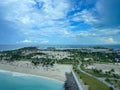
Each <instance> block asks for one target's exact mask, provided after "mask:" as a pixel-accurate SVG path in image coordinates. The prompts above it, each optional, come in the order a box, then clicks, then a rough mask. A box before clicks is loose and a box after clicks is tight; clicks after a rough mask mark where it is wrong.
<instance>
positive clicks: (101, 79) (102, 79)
mask: <svg viewBox="0 0 120 90" xmlns="http://www.w3.org/2000/svg"><path fill="white" fill-rule="evenodd" d="M81 64H82V62H80V61H79V64H78V67H77V68H78V70H80V71H81V72H82V73H84V74H87V75H88V76H91V77H93V78H95V79H97V80H99V81H101V82H103V83H104V84H106V85H107V86H108V87H112V88H113V89H114V90H118V89H116V88H115V87H114V86H113V85H111V84H109V83H108V82H106V81H105V78H99V77H96V76H94V75H92V74H89V73H87V72H85V71H83V70H82V69H81V68H80V66H81Z"/></svg>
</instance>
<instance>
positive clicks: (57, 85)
mask: <svg viewBox="0 0 120 90" xmlns="http://www.w3.org/2000/svg"><path fill="white" fill-rule="evenodd" d="M0 90H64V88H63V83H61V82H58V81H54V80H50V79H45V78H41V77H35V76H28V75H22V74H15V73H11V72H0Z"/></svg>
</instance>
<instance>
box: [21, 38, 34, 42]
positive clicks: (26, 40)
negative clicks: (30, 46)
mask: <svg viewBox="0 0 120 90" xmlns="http://www.w3.org/2000/svg"><path fill="white" fill-rule="evenodd" d="M21 42H22V43H31V42H32V41H31V40H28V39H25V40H23V41H21Z"/></svg>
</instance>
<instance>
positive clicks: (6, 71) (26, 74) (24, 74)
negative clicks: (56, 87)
mask: <svg viewBox="0 0 120 90" xmlns="http://www.w3.org/2000/svg"><path fill="white" fill-rule="evenodd" d="M0 73H11V74H13V76H15V75H14V74H16V76H30V77H38V78H43V79H47V80H52V81H56V82H59V83H61V84H64V83H65V82H63V81H60V80H57V79H53V78H49V77H45V76H40V75H34V74H28V73H22V72H15V71H8V70H3V69H0ZM17 74H18V75H17Z"/></svg>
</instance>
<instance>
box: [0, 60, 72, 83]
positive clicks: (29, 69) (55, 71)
mask: <svg viewBox="0 0 120 90" xmlns="http://www.w3.org/2000/svg"><path fill="white" fill-rule="evenodd" d="M0 69H2V70H8V71H14V72H21V73H27V74H33V75H39V76H44V77H48V78H52V79H56V80H59V81H62V82H64V81H65V80H66V76H65V73H66V72H68V73H69V72H71V70H72V66H71V65H58V64H55V65H54V66H53V67H42V66H41V65H39V66H37V67H35V66H33V65H32V64H31V62H29V61H15V62H12V63H7V62H5V61H1V62H0Z"/></svg>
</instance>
